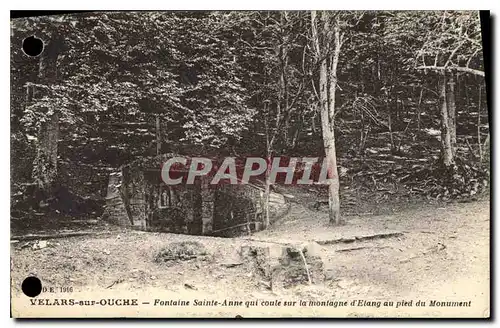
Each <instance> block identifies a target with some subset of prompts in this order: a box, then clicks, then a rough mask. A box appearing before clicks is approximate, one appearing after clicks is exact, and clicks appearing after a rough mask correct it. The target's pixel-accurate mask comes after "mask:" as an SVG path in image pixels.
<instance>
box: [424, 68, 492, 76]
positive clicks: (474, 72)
mask: <svg viewBox="0 0 500 328" xmlns="http://www.w3.org/2000/svg"><path fill="white" fill-rule="evenodd" d="M417 69H430V70H434V71H444V70H451V71H459V72H465V73H470V74H474V75H479V76H483V77H484V71H480V70H477V69H473V68H469V67H461V66H456V67H444V66H418V67H417Z"/></svg>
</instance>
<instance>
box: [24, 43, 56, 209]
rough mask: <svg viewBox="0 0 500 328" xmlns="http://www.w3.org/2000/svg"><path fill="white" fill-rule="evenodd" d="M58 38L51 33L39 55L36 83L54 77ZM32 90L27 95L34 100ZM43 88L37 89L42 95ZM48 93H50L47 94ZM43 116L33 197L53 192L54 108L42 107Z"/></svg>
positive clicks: (54, 176)
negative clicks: (35, 191) (51, 38)
mask: <svg viewBox="0 0 500 328" xmlns="http://www.w3.org/2000/svg"><path fill="white" fill-rule="evenodd" d="M61 45H62V39H61V38H60V37H58V36H55V37H54V39H53V40H51V41H49V43H48V45H47V47H46V49H45V50H44V52H43V53H42V55H41V57H40V64H39V71H38V77H39V83H41V84H47V85H50V84H52V83H54V82H56V80H57V58H58V55H59V51H60V49H61V48H62V47H61ZM35 91H36V90H33V93H32V95H31V97H32V98H34V99H33V101H36V98H38V95H37V97H35ZM44 93H45V92H42V93H40V96H43V95H44ZM48 96H49V97H50V95H48ZM45 110H46V112H45V113H41V114H42V115H46V116H45V119H44V120H42V121H41V122H40V127H39V131H38V141H37V153H36V156H35V160H34V162H33V180H34V181H35V183H36V184H37V187H38V190H37V194H36V195H35V198H36V200H37V201H45V200H47V199H48V198H50V197H51V196H52V194H53V192H54V188H55V183H56V178H57V157H58V141H59V118H60V113H59V109H58V108H46V109H45Z"/></svg>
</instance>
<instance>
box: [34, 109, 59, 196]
mask: <svg viewBox="0 0 500 328" xmlns="http://www.w3.org/2000/svg"><path fill="white" fill-rule="evenodd" d="M58 140H59V112H54V113H53V114H52V115H51V116H50V117H49V118H48V120H47V121H45V122H42V123H41V124H40V128H39V131H38V142H37V153H36V157H35V160H34V163H33V179H34V181H35V183H36V185H37V187H38V194H37V196H36V200H37V201H45V200H47V198H49V197H50V196H51V195H52V193H53V191H54V187H55V181H56V178H57V148H58V147H57V145H58Z"/></svg>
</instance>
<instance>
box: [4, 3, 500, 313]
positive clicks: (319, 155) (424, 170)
mask: <svg viewBox="0 0 500 328" xmlns="http://www.w3.org/2000/svg"><path fill="white" fill-rule="evenodd" d="M489 20H490V16H489V11H479V10H476V11H466V10H413V11H406V10H377V11H375V10H350V11H347V10H308V11H305V10H280V11H264V10H247V11H234V10H233V11H231V10H198V11H194V10H191V11H185V10H184V11H181V10H175V11H174V10H171V11H125V10H117V11H82V12H47V13H45V14H44V13H43V12H39V13H38V14H33V15H23V14H22V12H20V11H17V12H14V11H12V12H11V18H10V291H11V295H10V301H11V317H13V318H218V319H220V318H226V319H231V318H232V319H235V318H241V319H246V318H428V319H432V318H481V319H488V318H490V316H491V310H490V304H491V303H490V255H491V254H490V242H491V239H490V233H491V232H490V227H491V223H490V188H491V182H490V177H491V168H490V157H491V155H490V142H491V141H490V118H491V113H490V111H491V109H490V108H489V107H490V106H491V100H490V97H491V94H490V92H491V91H490V89H489V88H490V82H489V81H491V80H492V76H491V73H490V70H491V67H489V64H488V60H487V56H489V54H488V53H487V52H488V50H487V47H486V46H485V44H486V42H487V40H489V35H490V31H489ZM488 42H489V41H488ZM483 46H484V47H483Z"/></svg>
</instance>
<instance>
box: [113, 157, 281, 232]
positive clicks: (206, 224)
mask: <svg viewBox="0 0 500 328" xmlns="http://www.w3.org/2000/svg"><path fill="white" fill-rule="evenodd" d="M173 156H176V155H174V154H164V155H159V156H155V157H151V158H144V159H140V160H138V161H135V162H132V163H130V164H127V165H124V166H122V167H121V168H120V169H119V170H118V171H116V172H113V173H111V174H110V177H109V184H108V191H107V196H106V206H105V212H104V218H105V219H106V220H108V221H109V222H112V223H114V224H117V225H120V226H128V227H132V228H134V229H139V230H145V231H164V232H172V233H183V234H192V235H217V236H226V237H232V236H238V235H244V234H250V233H252V232H255V231H259V230H262V229H263V224H262V223H263V221H264V213H263V212H264V211H263V208H264V199H265V197H264V189H263V188H261V187H259V186H257V185H254V184H245V185H241V184H240V185H230V184H223V185H216V186H214V185H210V183H209V182H210V181H209V179H208V178H203V177H202V178H201V179H199V180H198V181H196V183H195V184H192V185H186V184H181V185H175V186H168V185H166V184H165V183H164V182H163V181H162V180H161V170H160V168H161V165H162V163H164V162H165V161H166V160H167V159H168V158H172V157H173ZM289 207H290V204H288V203H287V201H286V200H285V198H284V197H283V195H281V194H278V193H273V192H272V193H271V195H270V204H269V208H270V222H271V223H272V222H274V221H276V220H277V219H279V218H280V217H282V216H283V215H285V214H286V213H287V212H288V210H289Z"/></svg>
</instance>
